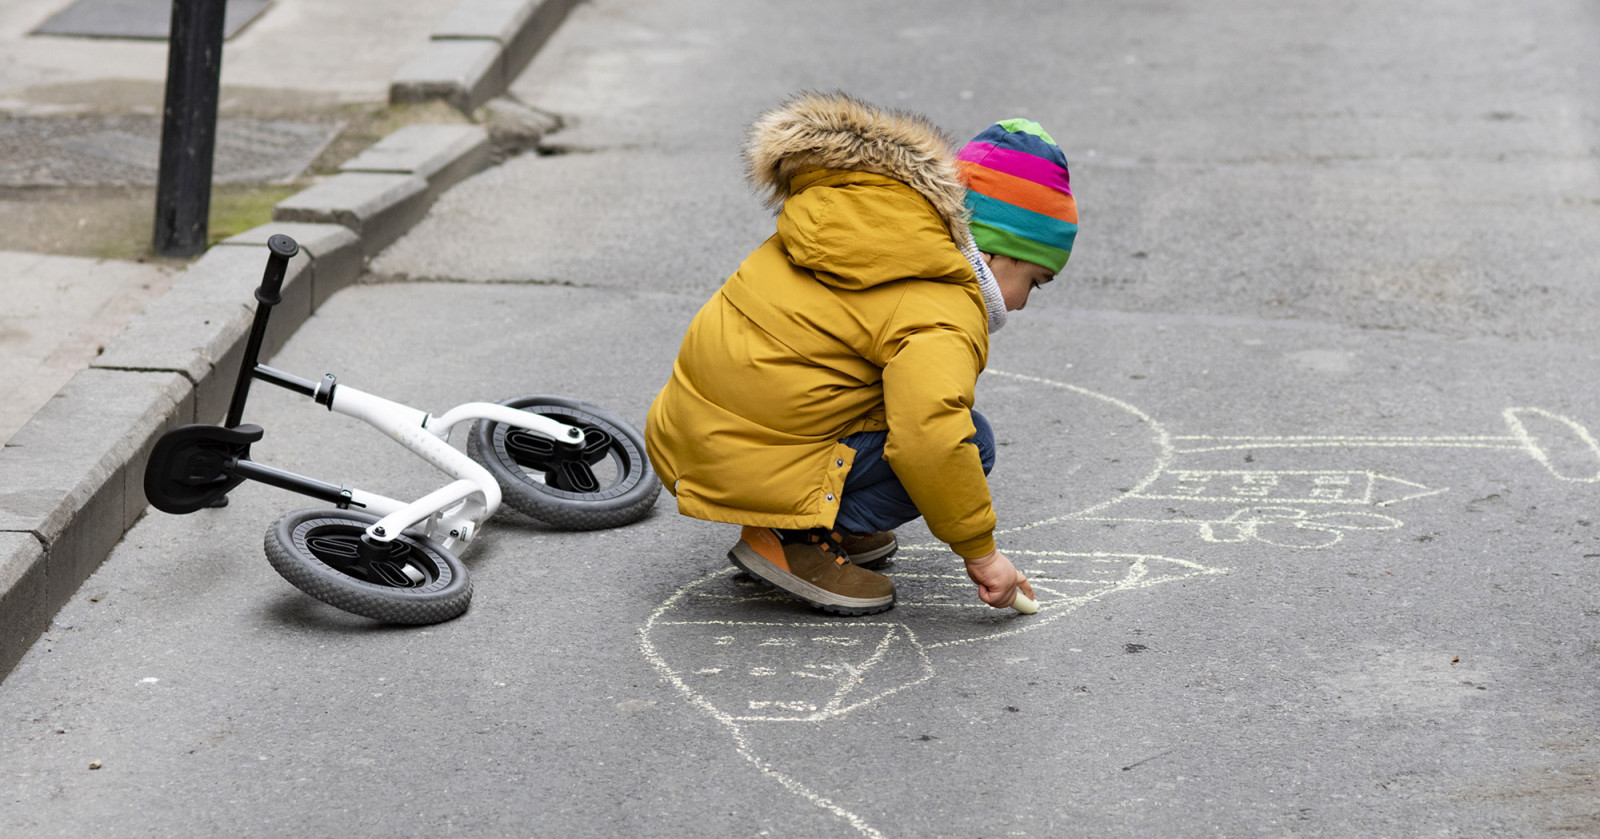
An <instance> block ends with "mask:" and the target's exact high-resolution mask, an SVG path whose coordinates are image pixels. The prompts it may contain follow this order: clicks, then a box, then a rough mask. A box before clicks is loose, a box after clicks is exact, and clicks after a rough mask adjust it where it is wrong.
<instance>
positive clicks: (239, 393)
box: [223, 233, 300, 428]
mask: <svg viewBox="0 0 1600 839" xmlns="http://www.w3.org/2000/svg"><path fill="white" fill-rule="evenodd" d="M267 250H268V252H269V253H268V255H267V270H266V272H265V273H264V274H263V275H262V277H261V285H260V287H258V288H257V289H256V302H257V305H256V318H255V321H254V322H253V323H251V324H250V339H249V341H248V342H246V343H245V346H244V360H242V361H240V362H239V378H237V379H235V380H234V383H233V401H232V402H231V403H229V405H228V418H227V419H226V420H225V421H224V422H223V425H224V426H225V427H227V428H237V427H238V426H239V422H240V420H242V419H243V418H244V403H245V400H246V399H247V398H249V396H250V381H251V379H253V378H254V377H255V371H256V364H257V363H258V362H259V360H260V356H261V342H262V340H263V339H264V338H265V336H266V334H267V318H268V317H270V316H271V315H272V307H273V306H276V305H278V304H279V303H281V302H283V278H284V275H285V274H287V273H288V271H289V260H291V259H293V258H294V256H295V254H297V253H299V252H300V245H299V244H297V243H296V242H295V240H294V239H291V238H289V237H288V236H285V235H283V234H282V233H279V234H276V235H274V236H272V237H271V238H269V239H267Z"/></svg>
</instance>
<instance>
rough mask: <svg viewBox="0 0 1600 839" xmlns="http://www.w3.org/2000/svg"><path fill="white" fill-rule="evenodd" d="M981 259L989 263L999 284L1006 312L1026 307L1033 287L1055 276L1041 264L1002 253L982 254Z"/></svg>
mask: <svg viewBox="0 0 1600 839" xmlns="http://www.w3.org/2000/svg"><path fill="white" fill-rule="evenodd" d="M983 260H984V261H985V262H987V263H988V264H989V270H990V271H991V272H993V273H994V279H995V282H996V283H998V284H999V285H1000V296H1001V297H1003V298H1005V301H1006V311H1008V312H1015V311H1018V310H1020V309H1023V308H1026V307H1027V305H1028V295H1029V294H1030V293H1032V292H1033V290H1034V289H1036V288H1038V287H1039V286H1042V285H1044V284H1045V283H1048V282H1050V281H1051V280H1053V279H1055V278H1056V275H1055V274H1054V273H1053V272H1051V270H1050V269H1049V268H1046V267H1044V266H1043V265H1040V264H1038V263H1036V262H1024V261H1022V260H1020V259H1016V258H1015V257H1010V256H1006V255H1004V254H998V253H992V254H991V253H986V254H984V255H983Z"/></svg>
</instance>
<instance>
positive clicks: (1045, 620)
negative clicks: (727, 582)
mask: <svg viewBox="0 0 1600 839" xmlns="http://www.w3.org/2000/svg"><path fill="white" fill-rule="evenodd" d="M989 374H990V375H992V376H997V377H1000V378H1009V379H1013V380H1016V381H1022V382H1031V383H1035V384H1042V385H1046V386H1049V387H1053V388H1057V389H1061V390H1067V391H1070V392H1073V393H1076V394H1079V395H1082V396H1087V397H1090V398H1092V399H1096V400H1099V401H1101V402H1104V403H1107V404H1110V405H1113V406H1115V407H1117V408H1119V409H1121V410H1123V411H1125V412H1127V413H1129V414H1131V415H1133V416H1135V417H1137V418H1138V419H1139V420H1140V421H1142V422H1143V423H1145V424H1146V425H1147V426H1148V427H1149V428H1150V429H1151V430H1152V433H1153V434H1154V436H1155V442H1156V445H1157V446H1158V448H1159V454H1158V455H1157V457H1156V464H1155V467H1154V468H1153V469H1152V470H1151V471H1150V473H1149V474H1148V475H1146V476H1145V477H1144V478H1143V479H1141V480H1140V481H1138V482H1137V483H1135V485H1134V486H1133V487H1131V488H1129V489H1128V490H1127V491H1126V492H1125V493H1124V494H1123V495H1122V496H1120V497H1114V498H1111V499H1109V500H1107V501H1104V502H1102V503H1099V504H1095V505H1092V506H1090V507H1088V508H1085V509H1083V510H1078V511H1075V512H1072V513H1066V514H1062V515H1057V516H1051V517H1049V518H1046V519H1043V520H1040V521H1036V522H1032V523H1029V524H1025V525H1020V526H1017V527H1012V528H1006V529H1000V530H996V531H995V535H996V536H997V537H999V536H1003V535H1009V534H1014V533H1021V532H1025V531H1028V530H1033V529H1037V528H1039V527H1044V526H1047V525H1051V524H1057V523H1060V522H1064V521H1102V520H1103V521H1115V520H1116V519H1097V518H1093V517H1092V516H1091V514H1093V513H1097V512H1100V511H1102V510H1105V509H1107V508H1109V507H1111V506H1113V505H1116V504H1121V503H1124V502H1126V501H1128V500H1130V499H1150V498H1153V496H1145V495H1143V494H1142V493H1143V492H1144V490H1146V489H1147V488H1148V487H1150V486H1151V485H1152V484H1153V483H1155V482H1156V481H1157V480H1159V479H1160V478H1161V476H1162V475H1163V474H1165V473H1166V472H1167V468H1168V466H1169V465H1170V464H1171V462H1172V460H1173V459H1174V457H1176V456H1177V455H1178V454H1197V453H1202V452H1211V451H1228V450H1238V449H1248V448H1327V447H1341V448H1357V447H1388V448H1399V447H1434V448H1443V447H1448V448H1477V449H1497V450H1513V451H1515V450H1521V451H1524V452H1526V453H1527V454H1529V455H1530V456H1531V457H1532V458H1533V459H1534V460H1535V461H1537V462H1538V463H1539V464H1540V465H1542V466H1544V467H1545V469H1546V470H1547V471H1548V472H1549V473H1550V474H1551V475H1553V476H1555V477H1556V478H1558V479H1561V480H1565V481H1574V482H1583V483H1597V482H1600V470H1597V472H1596V474H1595V475H1594V476H1591V477H1588V478H1573V477H1568V476H1566V475H1562V474H1560V473H1559V472H1557V471H1556V469H1555V467H1554V465H1553V464H1552V463H1551V462H1550V460H1549V457H1548V455H1547V453H1546V452H1545V451H1544V449H1543V447H1541V446H1540V445H1539V444H1538V440H1537V438H1536V437H1535V436H1534V435H1533V434H1531V433H1530V432H1529V431H1528V429H1527V428H1526V426H1525V425H1524V424H1523V423H1522V421H1521V419H1520V417H1519V413H1521V412H1527V413H1530V414H1534V415H1538V416H1542V417H1545V418H1547V419H1551V420H1554V421H1557V422H1560V423H1564V424H1565V425H1567V426H1568V427H1569V428H1570V429H1572V430H1573V431H1574V432H1575V433H1576V435H1577V436H1578V438H1579V439H1580V440H1581V441H1582V442H1583V443H1584V444H1585V445H1587V446H1588V447H1589V450H1590V451H1591V452H1593V453H1594V454H1595V456H1596V459H1597V460H1600V443H1597V442H1596V440H1595V438H1594V437H1593V436H1591V435H1590V434H1589V432H1588V430H1587V429H1586V428H1585V427H1583V426H1582V425H1581V424H1579V423H1577V422H1576V421H1574V420H1572V419H1570V418H1568V417H1565V416H1562V415H1558V414H1554V413H1552V412H1549V411H1545V410H1543V409H1540V408H1507V409H1506V410H1505V411H1503V412H1502V417H1503V418H1504V419H1505V421H1506V423H1507V425H1508V427H1509V428H1510V430H1511V432H1512V434H1511V436H1509V437H1492V436H1449V437H1379V436H1364V435H1358V436H1344V437H1337V436H1306V437H1217V436H1205V435H1194V436H1184V437H1178V438H1174V437H1173V436H1172V435H1171V434H1169V433H1168V431H1167V430H1166V427H1165V426H1164V425H1162V424H1161V423H1160V422H1159V421H1157V420H1156V419H1155V418H1153V417H1151V416H1150V415H1148V414H1146V413H1145V412H1144V411H1142V410H1140V409H1139V408H1137V407H1134V406H1133V405H1132V404H1130V403H1127V402H1124V401H1123V400H1120V399H1117V398H1115V397H1111V396H1107V395H1105V394H1100V393H1096V392H1094V391H1091V390H1088V389H1086V388H1082V387H1078V386H1076V385H1070V384H1065V383H1063V382H1056V381H1052V380H1049V379H1044V378H1040V377H1037V376H1029V375H1024V374H1018V373H1008V372H1004V371H999V370H991V371H989ZM1174 439H1178V440H1185V441H1227V444H1225V445H1215V446H1209V447H1201V448H1186V449H1181V450H1180V449H1178V448H1177V447H1176V446H1175V445H1174V443H1173V441H1174ZM1191 471H1192V470H1191ZM1343 471H1344V472H1345V473H1349V472H1350V471H1351V470H1343ZM1355 471H1357V472H1364V474H1367V475H1368V476H1369V479H1372V480H1376V479H1377V478H1384V479H1386V480H1391V481H1397V482H1400V483H1404V484H1407V485H1410V486H1415V487H1418V488H1421V489H1427V488H1426V487H1424V486H1423V485H1421V484H1415V483H1413V482H1411V481H1405V480H1402V479H1398V478H1392V477H1389V476H1382V475H1378V474H1377V473H1374V472H1371V471H1364V470H1355ZM1295 474H1306V473H1305V472H1299V473H1295ZM1446 491H1448V490H1447V489H1439V490H1432V491H1429V492H1423V493H1417V494H1414V495H1411V496H1406V497H1404V498H1400V499H1392V500H1390V501H1387V502H1382V503H1378V504H1376V505H1375V506H1387V505H1389V504H1394V503H1398V502H1399V501H1406V500H1413V499H1416V498H1423V497H1427V496H1431V495H1437V494H1440V493H1443V492H1446ZM1369 493H1370V487H1369ZM1182 500H1196V499H1194V498H1192V497H1189V496H1184V497H1183V498H1182ZM1218 500H1230V501H1237V500H1238V499H1232V498H1230V499H1218ZM1244 512H1247V510H1240V511H1236V512H1235V513H1234V514H1233V515H1232V516H1230V517H1229V519H1228V520H1225V522H1189V523H1195V524H1201V525H1202V537H1203V538H1204V536H1205V533H1206V526H1209V525H1212V524H1220V523H1229V524H1239V522H1238V521H1236V518H1237V516H1239V514H1240V513H1244ZM1292 512H1296V513H1303V511H1298V510H1294V511H1292ZM1370 515H1373V516H1376V517H1378V518H1382V519H1385V520H1386V521H1388V522H1392V523H1393V526H1394V527H1398V526H1402V525H1403V523H1402V522H1400V521H1399V520H1398V519H1393V518H1392V517H1389V516H1377V514H1370ZM1127 521H1130V522H1132V521H1141V520H1138V519H1127ZM1167 523H1172V522H1167ZM1323 529H1327V528H1323ZM1334 529H1335V530H1338V531H1342V530H1345V529H1362V528H1359V527H1338V528H1334ZM1371 529H1390V528H1388V527H1384V528H1371ZM1336 535H1337V536H1338V538H1337V539H1335V540H1334V543H1337V542H1338V541H1339V540H1340V539H1342V538H1343V534H1342V532H1340V533H1337V534H1336ZM1252 536H1253V534H1252ZM1253 538H1259V537H1254V536H1253ZM1206 541H1217V542H1222V541H1228V540H1213V539H1209V538H1208V539H1206ZM1260 541H1264V542H1267V543H1268V544H1274V545H1276V544H1277V543H1274V542H1271V541H1269V540H1264V539H1263V540H1260ZM1284 547H1293V546H1284ZM943 549H944V545H942V544H940V545H937V546H931V545H930V546H923V545H913V546H903V547H902V548H901V550H902V551H903V552H907V553H918V552H924V551H933V550H937V551H939V552H942V551H943ZM1008 554H1010V555H1014V556H1017V557H1024V556H1063V557H1065V556H1078V557H1084V556H1090V557H1099V556H1134V557H1140V558H1141V559H1139V560H1138V561H1137V562H1136V563H1135V565H1134V566H1130V567H1138V568H1140V569H1141V571H1143V570H1147V568H1146V566H1144V565H1143V564H1142V563H1143V561H1144V559H1159V560H1163V561H1168V562H1175V563H1178V564H1181V565H1185V566H1188V567H1190V568H1193V569H1196V570H1194V571H1193V572H1192V573H1190V574H1184V575H1179V576H1176V577H1166V578H1160V579H1154V580H1149V581H1147V582H1142V583H1140V584H1137V585H1129V584H1127V581H1128V579H1129V578H1128V577H1124V579H1123V580H1122V581H1119V582H1118V583H1115V584H1112V585H1110V586H1108V587H1106V588H1104V589H1101V590H1096V591H1094V592H1091V593H1089V594H1086V595H1081V596H1079V597H1063V596H1060V594H1059V593H1058V592H1051V593H1054V594H1057V597H1056V599H1055V600H1051V601H1046V602H1045V603H1043V604H1041V609H1040V614H1039V615H1035V616H1034V617H1033V618H1032V619H1030V620H1029V621H1028V623H1027V624H1025V625H1023V626H1021V627H1019V628H1016V629H1011V630H1006V631H1001V632H994V633H987V634H984V635H980V636H974V637H970V638H962V639H953V640H950V641H943V642H939V643H936V644H929V645H926V646H924V645H922V644H921V643H920V642H918V641H917V640H916V634H915V633H914V632H913V631H912V630H911V628H910V627H909V626H906V625H905V624H904V623H900V622H889V623H888V625H889V626H890V627H891V628H890V630H889V631H888V632H886V633H885V636H884V640H883V641H881V642H880V649H879V650H878V651H876V652H875V653H874V655H875V656H876V655H878V654H879V653H882V652H883V651H884V650H886V649H887V647H888V646H889V644H890V642H891V641H892V640H893V639H894V636H895V633H896V632H897V631H901V630H903V631H904V632H905V637H906V639H907V640H908V641H909V642H910V643H911V644H912V646H913V648H915V649H916V650H917V651H918V654H919V655H920V656H921V657H922V659H923V662H924V664H925V665H926V667H927V671H926V672H925V673H924V675H923V677H922V678H920V679H917V680H915V681H912V682H909V683H906V684H903V685H899V686H897V687H894V688H891V689H889V690H886V691H884V692H882V693H879V694H877V695H875V696H873V697H871V698H869V699H866V700H862V701H860V702H858V703H856V704H854V705H851V706H848V707H839V706H838V703H836V702H832V703H830V705H829V706H828V707H825V708H824V709H823V710H822V711H820V712H818V713H820V714H821V715H822V716H821V719H823V720H825V719H836V718H838V717H842V716H843V715H845V714H847V713H849V712H850V711H851V710H854V709H856V708H859V707H862V706H864V705H866V704H870V703H872V702H876V701H878V700H880V699H885V698H888V697H890V696H893V695H894V694H897V693H899V692H901V691H904V690H907V689H909V688H911V687H915V686H917V685H920V684H923V683H925V682H927V681H929V680H930V679H932V678H933V677H934V676H935V675H937V671H935V670H934V669H933V668H932V663H931V660H929V659H928V657H927V652H926V651H927V650H931V649H937V648H940V647H945V646H957V645H962V644H968V643H973V642H976V641H987V640H993V639H998V638H1003V637H1007V636H1011V635H1016V634H1019V633H1021V632H1026V631H1033V630H1037V629H1039V628H1042V627H1043V626H1046V625H1049V624H1052V623H1055V622H1057V621H1059V620H1060V619H1062V618H1064V617H1065V616H1066V615H1068V614H1071V613H1073V612H1075V611H1077V608H1078V607H1079V606H1081V605H1083V604H1085V603H1088V602H1092V601H1093V600H1096V599H1099V598H1100V597H1104V596H1106V595H1108V594H1111V593H1115V592H1117V591H1125V590H1130V589H1133V588H1146V587H1149V586H1152V585H1156V584H1157V583H1160V582H1168V581H1171V580H1178V579H1185V578H1187V577H1190V576H1195V575H1197V574H1220V573H1226V572H1227V570H1226V569H1221V568H1208V567H1206V566H1203V565H1201V564H1199V563H1194V562H1190V561H1188V560H1178V559H1174V558H1171V557H1161V556H1156V555H1144V554H1109V553H1101V552H1094V553H1087V554H1077V553H1070V552H1057V551H1024V550H1013V551H1008ZM734 571H735V569H732V568H728V569H723V570H721V571H719V572H715V573H713V574H710V575H707V576H704V577H701V578H700V579H699V580H696V581H694V582H691V583H689V584H688V585H685V586H683V587H681V588H679V589H678V590H677V591H676V592H674V593H673V594H672V596H670V597H668V598H667V600H666V601H664V602H663V603H662V604H661V605H660V606H658V607H657V608H656V609H655V610H654V611H653V612H651V614H650V616H649V618H647V619H646V621H645V624H644V625H643V626H641V627H640V629H639V633H638V634H639V650H640V652H641V654H643V655H644V657H645V659H646V660H647V661H649V662H650V663H651V664H652V666H654V667H655V668H656V670H657V671H658V672H660V673H661V674H662V675H663V678H665V679H666V680H667V681H669V682H670V683H671V684H673V685H674V686H675V687H676V688H677V689H678V691H679V692H680V693H682V694H683V695H684V697H685V698H686V699H688V700H689V702H690V704H691V705H692V706H694V707H698V708H700V709H701V710H702V711H704V712H706V713H707V714H708V715H710V716H711V717H712V718H713V719H714V720H716V721H718V722H720V723H722V724H723V725H724V726H726V727H727V728H728V729H729V731H730V733H731V734H732V735H733V740H734V745H735V749H736V751H737V752H738V754H739V755H740V756H742V757H743V758H744V759H745V760H746V761H748V762H750V763H751V764H752V765H754V766H755V767H756V769H757V770H758V771H760V772H761V773H762V774H764V775H766V776H768V777H770V778H772V779H773V780H775V781H777V782H778V783H779V784H780V785H781V786H783V787H784V788H785V789H787V790H789V791H790V792H791V793H794V794H796V795H799V796H800V797H802V798H804V799H806V800H807V801H810V802H811V803H812V804H814V805H816V806H818V807H820V808H823V809H825V810H827V811H828V812H830V813H832V814H833V815H835V816H837V817H839V818H840V819H843V820H844V821H845V822H846V823H848V824H849V825H850V826H851V827H853V828H854V829H855V830H856V831H857V832H859V833H861V834H862V835H864V836H867V837H871V839H882V837H883V836H884V834H883V833H882V832H881V831H879V830H877V829H876V828H874V827H872V826H871V825H870V824H868V823H867V822H866V820H865V819H863V818H862V817H860V816H858V815H856V814H855V813H852V812H850V811H849V810H846V809H845V808H843V807H841V806H840V805H838V804H837V803H835V802H834V801H833V800H832V799H830V798H828V797H826V796H824V795H821V794H820V793H818V792H816V791H814V790H812V789H811V788H810V787H807V786H806V785H805V784H802V783H801V782H799V781H798V780H796V779H795V778H793V777H791V776H789V775H787V774H785V773H783V772H781V771H779V770H777V769H776V768H774V766H773V765H772V763H771V762H770V761H767V760H764V759H763V758H761V757H760V756H759V755H757V754H756V753H755V752H754V751H753V750H752V748H751V746H750V741H749V739H748V738H747V737H746V735H745V732H744V730H743V729H742V728H741V723H756V722H802V721H812V722H816V721H821V720H814V719H812V718H810V717H807V718H767V717H736V716H734V715H732V714H729V713H727V712H724V711H722V710H720V709H719V708H717V707H716V706H715V705H713V704H712V703H711V702H710V701H709V700H707V699H705V698H704V697H703V696H701V695H699V694H697V693H695V692H694V691H693V690H692V689H691V688H690V687H689V686H688V684H687V683H685V682H684V681H683V678H682V677H681V676H680V675H679V674H678V672H677V671H676V670H674V669H673V668H672V667H671V666H670V665H669V664H668V663H667V662H666V660H665V659H664V658H662V657H661V655H660V654H659V653H658V652H657V651H656V648H655V645H654V643H653V642H652V641H651V640H650V633H651V630H652V629H653V628H654V627H655V626H657V625H658V623H659V625H663V626H666V625H675V622H667V623H660V618H661V616H662V615H664V614H665V613H666V612H667V611H669V610H671V609H672V608H674V607H676V606H677V605H678V604H679V602H680V600H682V599H683V597H684V596H685V595H687V594H688V593H689V592H690V591H691V590H692V589H694V588H696V587H699V586H703V585H705V584H706V583H708V582H710V581H711V580H715V579H718V578H720V577H726V576H730V575H732V574H733V573H734ZM1143 576H1144V575H1143V574H1141V575H1140V579H1141V580H1142V579H1143ZM1040 588H1041V590H1045V591H1048V589H1043V587H1040ZM739 599H755V598H739ZM907 605H911V604H907ZM922 605H946V604H922ZM682 623H695V624H715V623H726V624H727V625H730V626H732V625H746V624H749V623H756V624H759V623H761V622H741V621H727V622H718V621H697V622H682ZM830 624H831V622H823V621H797V622H792V623H788V624H778V625H788V626H796V627H800V626H805V627H809V626H828V625H830ZM769 625H771V624H770V623H769ZM860 625H871V624H858V626H860ZM836 696H837V694H836Z"/></svg>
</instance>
